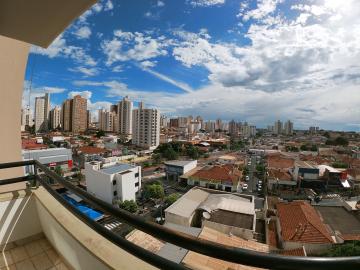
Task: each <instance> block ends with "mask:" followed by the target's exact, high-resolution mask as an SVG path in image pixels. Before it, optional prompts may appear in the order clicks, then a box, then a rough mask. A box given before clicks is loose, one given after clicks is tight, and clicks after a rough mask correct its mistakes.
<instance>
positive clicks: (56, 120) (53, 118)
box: [50, 106, 61, 129]
mask: <svg viewBox="0 0 360 270" xmlns="http://www.w3.org/2000/svg"><path fill="white" fill-rule="evenodd" d="M60 119H61V109H60V107H58V106H56V107H55V108H54V109H52V110H51V111H50V128H51V129H56V128H59V127H60V126H61V124H60Z"/></svg>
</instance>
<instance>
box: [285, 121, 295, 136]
mask: <svg viewBox="0 0 360 270" xmlns="http://www.w3.org/2000/svg"><path fill="white" fill-rule="evenodd" d="M293 133H294V124H293V122H291V121H290V120H288V121H286V122H285V124H284V134H285V135H292V134H293Z"/></svg>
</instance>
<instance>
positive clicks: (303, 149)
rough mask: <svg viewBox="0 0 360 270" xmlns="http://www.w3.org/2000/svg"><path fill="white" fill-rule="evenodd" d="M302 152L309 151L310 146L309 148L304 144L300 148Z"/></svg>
mask: <svg viewBox="0 0 360 270" xmlns="http://www.w3.org/2000/svg"><path fill="white" fill-rule="evenodd" d="M300 150H301V151H307V150H309V148H308V146H307V145H306V144H302V145H301V146H300Z"/></svg>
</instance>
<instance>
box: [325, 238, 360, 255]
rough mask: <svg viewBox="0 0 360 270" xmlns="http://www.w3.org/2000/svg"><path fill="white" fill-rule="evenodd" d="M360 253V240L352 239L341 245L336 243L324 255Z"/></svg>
mask: <svg viewBox="0 0 360 270" xmlns="http://www.w3.org/2000/svg"><path fill="white" fill-rule="evenodd" d="M359 255H360V241H351V242H348V243H345V244H341V245H334V246H333V247H332V248H330V249H329V250H328V251H326V252H325V253H324V254H323V256H325V257H343V256H345V257H347V256H359Z"/></svg>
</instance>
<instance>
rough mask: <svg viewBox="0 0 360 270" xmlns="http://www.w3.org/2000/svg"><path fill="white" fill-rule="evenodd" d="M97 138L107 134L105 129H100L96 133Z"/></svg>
mask: <svg viewBox="0 0 360 270" xmlns="http://www.w3.org/2000/svg"><path fill="white" fill-rule="evenodd" d="M95 136H96V137H97V138H101V137H103V136H105V131H103V130H99V131H97V132H96V135H95Z"/></svg>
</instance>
